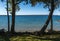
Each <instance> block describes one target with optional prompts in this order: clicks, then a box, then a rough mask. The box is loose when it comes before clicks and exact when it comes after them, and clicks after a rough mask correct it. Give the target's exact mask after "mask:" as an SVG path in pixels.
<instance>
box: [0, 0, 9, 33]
mask: <svg viewBox="0 0 60 41" xmlns="http://www.w3.org/2000/svg"><path fill="white" fill-rule="evenodd" d="M1 1H2V2H4V1H5V0H1ZM6 6H7V7H6V9H7V18H8V32H9V31H10V19H9V12H8V0H6Z"/></svg>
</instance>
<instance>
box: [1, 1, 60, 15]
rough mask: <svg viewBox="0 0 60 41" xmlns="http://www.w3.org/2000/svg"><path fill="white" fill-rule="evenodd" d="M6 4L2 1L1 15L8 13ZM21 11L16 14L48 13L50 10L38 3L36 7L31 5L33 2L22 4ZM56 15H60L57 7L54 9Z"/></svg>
mask: <svg viewBox="0 0 60 41" xmlns="http://www.w3.org/2000/svg"><path fill="white" fill-rule="evenodd" d="M5 7H6V5H5V4H4V3H2V2H0V15H7V14H6V9H5ZM20 8H21V9H20V11H18V12H17V13H16V15H48V14H49V11H48V9H47V8H43V5H39V4H37V5H36V6H35V7H31V4H28V5H24V4H22V3H21V4H20ZM54 15H60V11H59V10H58V9H56V10H55V11H54Z"/></svg>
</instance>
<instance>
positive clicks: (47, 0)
mask: <svg viewBox="0 0 60 41" xmlns="http://www.w3.org/2000/svg"><path fill="white" fill-rule="evenodd" d="M40 2H42V3H44V4H45V6H44V7H47V8H49V11H50V13H49V16H48V19H47V21H46V22H45V24H44V26H43V27H42V29H41V30H40V33H44V32H45V30H46V28H47V26H48V24H49V22H50V21H51V30H52V27H53V26H52V15H53V12H54V10H55V8H57V7H59V4H60V1H59V0H30V3H31V4H32V6H35V5H36V4H37V3H40Z"/></svg>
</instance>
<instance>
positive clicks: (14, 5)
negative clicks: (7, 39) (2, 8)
mask: <svg viewBox="0 0 60 41" xmlns="http://www.w3.org/2000/svg"><path fill="white" fill-rule="evenodd" d="M22 1H25V2H26V3H27V0H10V1H9V3H10V6H11V8H10V11H11V14H12V24H11V32H12V33H14V32H15V13H16V11H17V10H19V9H20V8H19V3H21V2H22Z"/></svg>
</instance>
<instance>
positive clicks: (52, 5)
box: [40, 0, 54, 33]
mask: <svg viewBox="0 0 60 41" xmlns="http://www.w3.org/2000/svg"><path fill="white" fill-rule="evenodd" d="M53 12H54V0H52V1H51V11H50V13H49V16H48V19H47V21H46V23H45V24H44V26H43V27H42V29H41V30H40V32H41V33H44V32H45V30H46V28H47V26H48V24H49V22H50V20H51V18H52V15H53Z"/></svg>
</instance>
